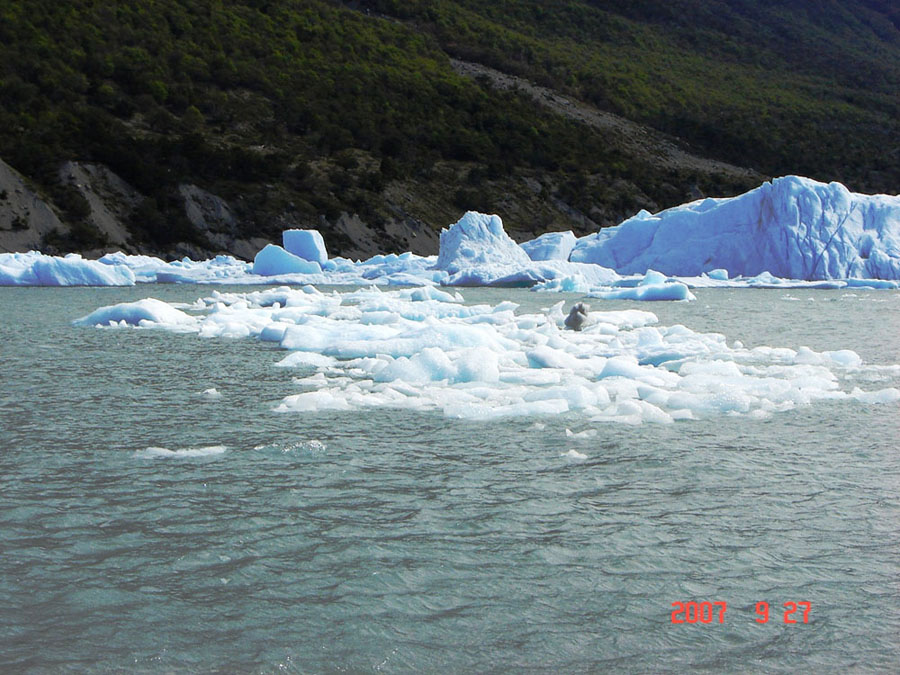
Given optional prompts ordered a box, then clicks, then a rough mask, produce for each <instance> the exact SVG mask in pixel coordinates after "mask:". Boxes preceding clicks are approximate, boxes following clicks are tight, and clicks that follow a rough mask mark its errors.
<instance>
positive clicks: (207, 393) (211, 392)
mask: <svg viewBox="0 0 900 675" xmlns="http://www.w3.org/2000/svg"><path fill="white" fill-rule="evenodd" d="M203 396H204V397H205V398H208V399H213V400H216V399H220V398H222V394H221V393H220V392H219V391H218V390H217V389H216V388H215V387H210V388H209V389H204V390H203Z"/></svg>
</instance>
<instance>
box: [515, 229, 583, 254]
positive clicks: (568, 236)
mask: <svg viewBox="0 0 900 675" xmlns="http://www.w3.org/2000/svg"><path fill="white" fill-rule="evenodd" d="M577 241H578V239H577V238H576V237H575V234H574V233H573V232H572V231H571V230H569V231H567V232H547V233H546V234H542V235H541V236H539V237H537V238H536V239H532V240H531V241H526V242H524V243H523V244H520V246H521V247H522V249H523V250H524V251H525V253H527V254H528V257H529V258H531V259H532V260H534V261H541V260H568V259H569V254H570V253H571V252H572V249H573V248H574V247H575V242H577Z"/></svg>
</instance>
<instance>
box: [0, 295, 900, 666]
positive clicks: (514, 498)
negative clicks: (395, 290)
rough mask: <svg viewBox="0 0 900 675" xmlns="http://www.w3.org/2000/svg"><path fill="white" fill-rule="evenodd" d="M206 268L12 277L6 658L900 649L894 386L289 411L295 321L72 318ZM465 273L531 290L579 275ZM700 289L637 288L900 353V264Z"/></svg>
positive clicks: (35, 662) (258, 659)
mask: <svg viewBox="0 0 900 675" xmlns="http://www.w3.org/2000/svg"><path fill="white" fill-rule="evenodd" d="M208 294H209V289H207V288H202V287H195V286H150V287H148V286H143V287H137V288H131V289H42V288H31V289H27V288H0V317H2V318H0V321H2V324H0V366H2V370H0V378H2V388H0V669H2V670H13V671H19V670H34V671H58V670H76V671H83V670H88V671H108V670H129V671H131V670H137V671H152V672H155V671H166V672H168V671H215V670H219V671H229V672H231V671H241V672H255V671H261V672H271V671H279V670H285V671H288V672H334V671H350V672H360V671H372V670H384V671H387V672H414V671H415V672H421V671H427V672H437V671H441V672H447V671H450V672H458V671H503V670H519V669H529V670H547V671H576V672H577V671H591V670H615V671H660V670H662V671H665V670H682V669H683V668H685V667H688V666H693V667H699V668H704V669H707V670H710V671H715V672H720V671H757V670H758V671H788V670H794V669H797V668H802V669H804V670H829V671H838V670H844V669H847V668H850V669H854V670H873V671H891V670H893V669H894V668H895V667H896V665H897V663H898V662H900V585H898V573H900V452H898V450H897V438H898V435H900V434H898V431H900V429H898V406H897V405H896V404H888V405H863V404H860V403H857V402H853V401H838V402H826V403H818V404H816V405H814V406H811V407H807V408H800V409H797V410H794V411H790V412H785V413H780V414H776V415H774V416H772V417H769V418H767V419H762V420H758V419H750V418H747V417H731V416H721V417H716V418H713V419H710V420H700V421H688V422H680V423H677V424H674V425H647V424H645V425H642V426H638V427H631V426H624V425H616V424H601V425H598V426H597V427H596V428H597V429H599V434H598V435H597V436H595V437H593V438H590V439H584V440H577V439H572V438H567V437H566V434H565V429H566V428H567V427H568V428H572V429H582V428H585V423H584V421H583V420H579V419H578V417H577V416H576V415H567V416H563V417H559V418H546V417H545V418H540V419H527V420H521V419H517V420H514V421H509V420H507V421H499V422H489V423H471V422H460V421H454V420H450V419H445V418H443V417H442V416H440V414H438V413H434V414H422V413H415V414H413V413H409V412H402V411H391V410H373V411H369V412H366V413H365V415H362V414H359V413H329V414H324V413H322V414H315V415H308V416H301V415H291V414H286V415H281V414H275V413H273V412H272V408H273V407H274V405H275V404H276V403H277V402H278V401H280V400H281V398H282V397H283V396H285V395H287V394H289V393H292V392H293V389H292V384H291V377H292V376H293V373H292V372H290V370H289V369H287V370H286V369H279V368H274V367H273V363H274V362H276V361H277V360H278V359H279V358H280V357H281V356H282V355H283V353H282V352H280V351H278V350H277V349H276V348H274V347H273V346H272V345H267V344H261V343H258V342H253V341H248V340H234V341H230V340H203V339H199V338H197V337H196V336H193V335H173V334H170V333H163V332H155V331H142V330H130V329H128V330H97V329H91V328H74V327H72V326H71V325H70V321H71V320H72V319H74V318H76V317H79V316H82V315H84V314H87V313H88V312H89V311H91V310H93V309H95V308H97V307H99V306H101V305H106V304H112V303H114V302H122V301H127V300H134V299H138V298H143V297H148V296H153V297H158V298H161V299H167V300H175V299H177V300H181V301H192V300H194V299H195V298H197V297H201V296H204V295H208ZM464 294H465V295H466V297H467V300H479V301H488V302H492V303H496V302H499V301H500V300H501V299H504V298H507V297H509V296H513V299H515V300H516V301H517V302H521V303H522V304H523V308H524V309H531V310H533V309H535V308H538V307H542V306H548V305H550V304H552V303H553V302H555V301H556V300H557V299H561V298H562V296H560V297H559V298H557V297H556V296H546V295H539V294H534V293H528V292H527V291H498V290H474V289H473V290H470V291H464ZM696 295H697V296H698V300H697V301H696V302H693V303H689V304H688V303H670V304H667V303H645V304H643V305H640V306H639V307H640V308H641V309H647V310H650V311H653V312H655V313H656V314H657V315H658V316H659V318H660V323H661V324H663V325H671V324H674V323H682V324H685V325H686V326H688V327H690V328H692V329H695V330H700V331H718V332H722V333H724V334H725V335H727V336H728V338H729V341H731V340H733V339H741V340H742V341H743V342H744V343H745V344H746V345H747V346H752V345H759V344H768V345H773V346H786V347H794V348H796V347H798V346H800V345H807V346H810V347H811V348H813V349H815V350H825V349H840V348H850V349H854V350H856V351H857V352H858V353H859V354H860V355H861V356H862V357H863V359H864V360H865V361H866V362H867V363H876V364H878V363H880V364H893V363H900V341H898V339H897V334H898V327H900V326H898V320H897V317H898V310H900V293H896V292H877V293H867V292H856V293H848V292H844V291H815V292H810V291H798V290H792V291H751V290H707V291H704V290H698V291H696ZM567 299H571V298H567ZM628 306H638V305H635V304H633V303H606V304H604V307H609V308H618V307H628ZM887 386H898V384H897V379H896V377H894V378H893V379H886V380H884V381H877V382H872V383H871V385H870V386H869V387H868V388H869V389H878V388H882V387H887ZM210 387H215V388H217V389H218V390H219V391H220V392H221V393H222V398H221V399H218V400H211V399H208V398H204V397H203V396H202V395H201V394H200V392H202V391H203V390H204V389H208V388H210ZM534 422H538V423H539V425H540V424H543V425H544V426H543V428H538V427H536V426H534ZM539 425H538V426H539ZM153 446H157V447H164V448H169V449H173V450H183V449H189V448H208V447H210V446H225V448H226V450H225V451H224V452H221V453H218V454H206V455H202V454H201V455H200V456H173V457H154V456H152V454H147V453H146V452H145V450H146V448H148V447H153ZM569 449H576V450H577V451H578V452H580V453H583V454H585V455H587V459H585V460H584V461H573V460H572V459H570V458H567V457H561V453H563V452H565V451H567V450H569ZM675 601H697V602H700V601H726V602H727V603H728V609H727V612H726V614H725V618H724V623H722V624H720V623H718V620H716V621H714V622H713V623H710V624H702V623H697V624H694V625H687V624H685V625H673V624H672V622H671V612H672V603H673V602H675ZM759 601H767V602H768V603H769V605H770V612H771V615H770V619H769V621H768V623H766V624H764V625H763V624H758V623H756V621H755V619H756V618H757V614H756V613H755V612H754V609H755V607H756V603H757V602H759ZM788 601H794V602H797V601H808V602H810V603H812V608H811V611H810V615H809V623H807V624H803V623H802V622H801V623H798V624H793V625H792V624H785V623H784V621H783V613H784V608H783V603H785V602H788ZM717 618H718V617H717Z"/></svg>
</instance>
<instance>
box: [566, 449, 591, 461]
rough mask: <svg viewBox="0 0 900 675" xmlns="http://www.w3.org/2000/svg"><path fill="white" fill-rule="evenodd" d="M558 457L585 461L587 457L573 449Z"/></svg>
mask: <svg viewBox="0 0 900 675" xmlns="http://www.w3.org/2000/svg"><path fill="white" fill-rule="evenodd" d="M560 457H568V458H569V459H579V460H580V459H587V455H585V454H584V453H583V452H578V451H577V450H575V449H574V448H573V449H571V450H569V451H568V452H564V453H562V454H561V455H560Z"/></svg>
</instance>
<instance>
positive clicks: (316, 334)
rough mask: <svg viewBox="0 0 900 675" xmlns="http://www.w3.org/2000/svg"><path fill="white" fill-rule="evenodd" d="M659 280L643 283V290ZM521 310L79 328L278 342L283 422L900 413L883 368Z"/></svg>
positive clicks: (148, 313) (435, 292)
mask: <svg viewBox="0 0 900 675" xmlns="http://www.w3.org/2000/svg"><path fill="white" fill-rule="evenodd" d="M661 276H662V275H656V274H648V275H647V277H646V280H647V281H648V283H647V284H646V285H645V286H643V287H644V288H652V287H655V285H659V282H660V277H661ZM664 283H665V282H664ZM634 288H636V289H639V288H642V286H640V285H637V286H635V287H634ZM179 307H185V306H184V305H179ZM517 310H518V306H517V305H516V304H515V303H512V302H509V301H507V302H501V303H499V304H497V305H486V304H480V305H467V304H465V303H464V302H462V298H461V297H460V296H459V295H457V294H455V293H453V294H451V293H448V292H446V291H443V290H440V289H437V288H433V287H427V286H425V287H418V288H405V289H399V290H388V291H382V290H380V289H379V288H378V287H376V286H372V287H369V288H363V289H359V290H356V291H353V292H347V293H337V292H329V293H325V292H321V291H319V290H317V289H315V288H313V287H303V288H291V287H287V286H283V287H278V288H272V289H265V290H259V291H253V292H244V293H225V292H220V291H213V292H212V294H211V295H210V296H208V297H204V298H201V299H199V300H198V301H197V302H195V303H192V304H191V305H188V306H187V309H186V310H184V311H182V310H181V309H179V308H178V307H175V306H172V305H171V304H169V303H165V302H162V301H160V300H155V299H149V298H148V299H146V300H141V301H138V302H133V303H121V304H118V305H112V306H109V307H103V308H100V309H98V310H96V311H94V312H92V313H91V314H90V315H88V316H87V317H84V318H82V319H79V320H77V321H76V324H78V325H95V326H101V327H102V326H109V325H113V326H136V327H138V328H154V329H164V330H170V331H174V332H182V333H184V332H188V333H195V334H196V335H198V336H200V337H206V338H255V339H259V340H268V341H271V342H277V343H278V344H279V346H280V347H281V348H282V349H285V350H287V351H288V352H289V353H288V354H287V355H286V356H285V357H284V358H283V359H281V360H280V362H278V363H273V365H277V366H279V367H282V368H294V369H296V371H297V373H298V377H296V378H295V379H294V383H293V387H294V389H293V391H289V392H285V395H284V397H283V399H282V400H281V402H280V403H278V404H277V405H276V406H275V408H274V409H275V410H276V411H278V412H282V413H296V412H301V413H315V412H319V411H338V412H339V411H364V410H367V409H371V408H402V409H407V410H415V411H437V412H439V413H441V414H443V415H444V416H446V417H450V418H460V419H472V420H483V419H494V418H499V417H515V416H535V415H560V414H568V415H574V416H577V417H578V418H579V419H580V420H581V421H582V422H588V423H605V422H620V423H625V424H641V423H650V422H652V423H663V424H669V423H673V422H675V421H677V420H689V419H695V418H703V417H709V416H716V415H723V414H730V415H752V416H755V417H759V416H766V415H769V414H772V413H775V412H779V411H784V410H789V409H791V408H794V407H797V406H803V405H808V404H810V403H812V402H814V401H818V400H847V401H854V402H857V403H860V404H894V403H896V402H897V401H898V400H900V391H898V390H897V389H896V388H891V387H888V388H884V389H881V390H876V391H863V390H861V389H860V388H859V387H858V386H857V382H859V383H863V384H865V383H866V382H871V381H874V380H875V379H877V378H873V377H872V375H873V372H874V371H872V370H871V369H872V368H877V367H868V366H866V365H865V364H863V362H862V360H861V359H860V357H859V355H858V354H856V353H855V352H853V351H851V350H837V351H825V352H816V351H813V350H811V349H809V348H806V347H802V348H800V349H797V350H794V349H787V348H775V347H755V348H752V349H748V348H745V347H743V346H742V345H741V344H740V343H739V342H734V343H732V345H731V346H729V344H728V343H727V342H726V338H725V336H724V335H720V334H717V333H699V332H696V331H693V330H691V329H689V328H687V327H685V326H681V325H675V326H661V325H659V322H658V319H657V317H656V315H655V314H653V313H651V312H647V311H643V310H636V309H628V310H619V311H597V310H596V309H595V310H594V311H591V313H590V317H589V318H590V321H589V322H588V323H587V324H586V325H585V326H584V327H583V329H582V331H580V332H575V331H570V330H566V329H565V328H564V327H563V321H564V318H565V312H564V302H562V301H561V302H558V303H556V304H555V305H554V306H553V307H551V308H549V309H548V310H546V311H541V312H536V313H518V311H517ZM879 372H880V371H879ZM581 426H583V425H581ZM589 430H590V429H585V430H584V431H589ZM578 433H579V434H582V433H583V432H582V431H579V432H578ZM588 435H590V434H584V435H583V436H581V435H580V436H579V438H580V437H585V438H586V437H587V436H588Z"/></svg>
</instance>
